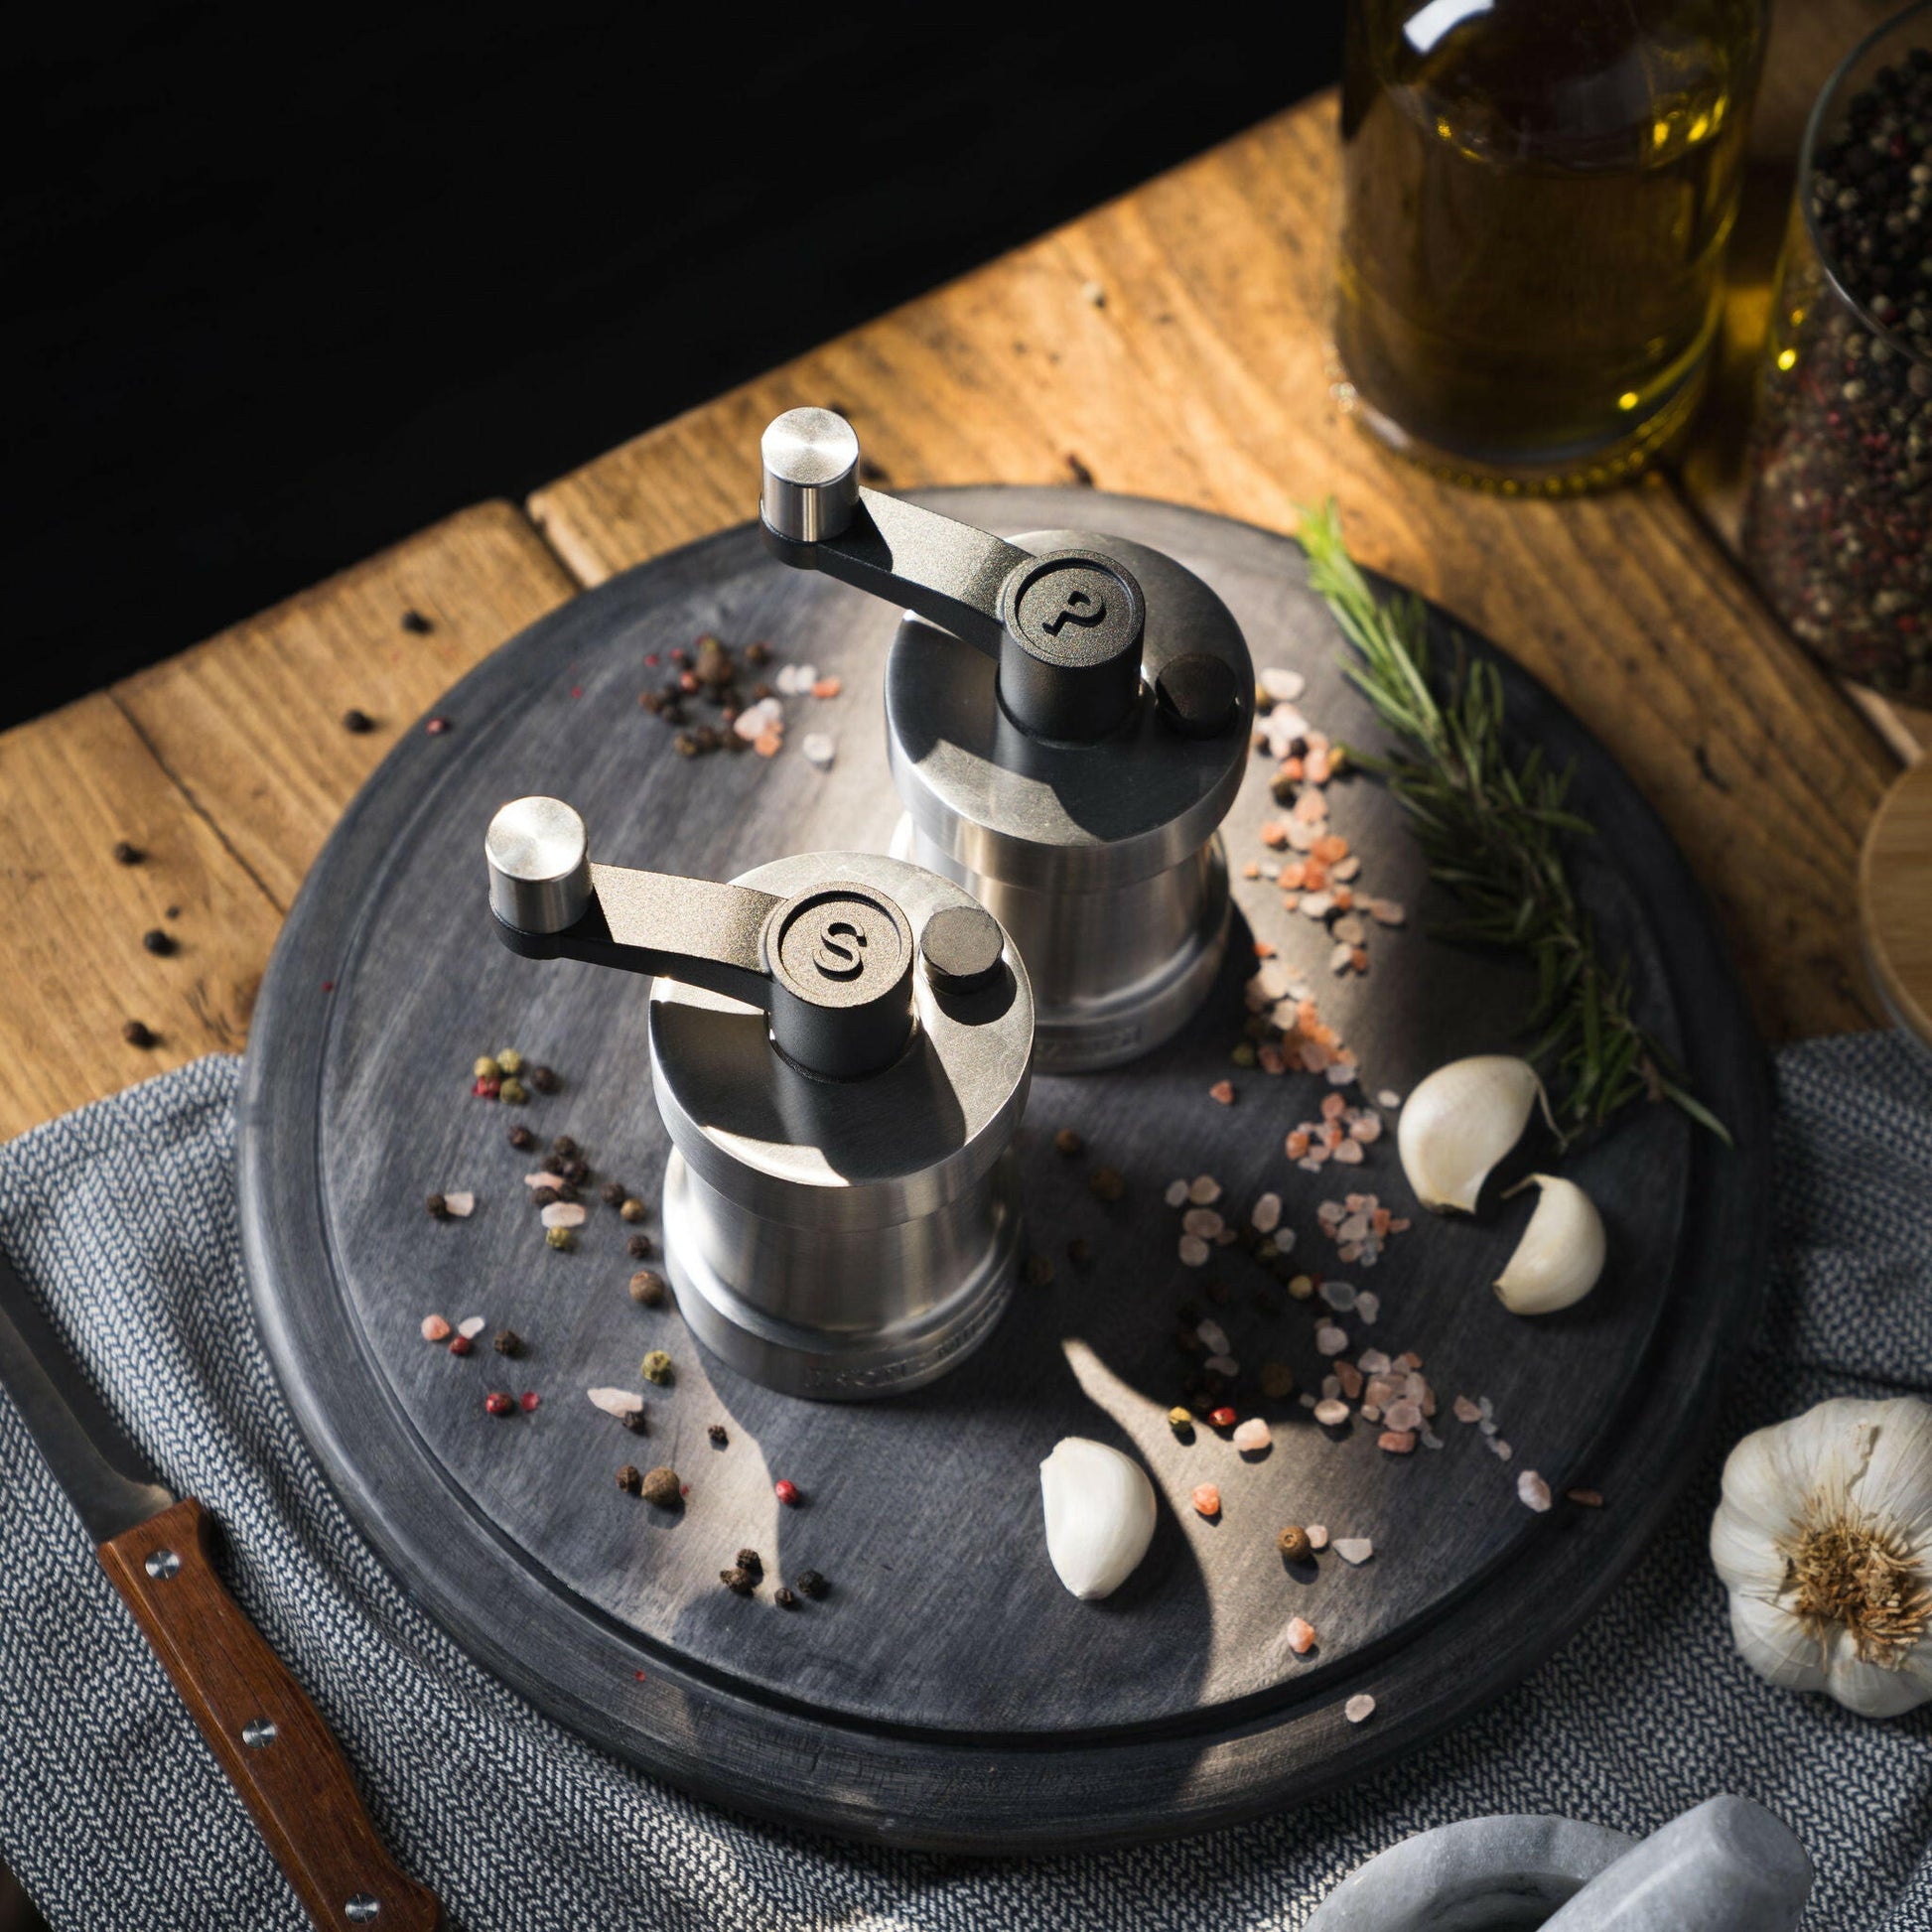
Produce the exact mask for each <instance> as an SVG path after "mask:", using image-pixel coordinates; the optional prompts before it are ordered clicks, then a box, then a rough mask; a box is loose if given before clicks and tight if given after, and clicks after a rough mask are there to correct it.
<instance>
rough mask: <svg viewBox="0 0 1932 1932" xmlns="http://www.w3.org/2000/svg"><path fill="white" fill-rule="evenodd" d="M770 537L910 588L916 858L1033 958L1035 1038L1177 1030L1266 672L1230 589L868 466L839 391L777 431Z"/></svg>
mask: <svg viewBox="0 0 1932 1932" xmlns="http://www.w3.org/2000/svg"><path fill="white" fill-rule="evenodd" d="M762 454H763V468H764V476H763V488H762V494H761V496H760V499H759V521H760V524H761V527H762V532H763V537H764V542H765V547H766V548H767V549H769V550H770V551H771V552H772V554H773V555H774V556H776V557H777V558H778V559H779V560H780V561H781V562H783V563H786V564H789V565H791V566H792V567H794V568H795V569H799V570H821V571H824V572H825V573H826V574H827V575H828V576H831V577H836V578H838V579H839V580H840V581H841V582H843V583H846V584H851V585H854V586H856V587H857V588H858V589H860V590H864V591H870V592H871V593H872V594H873V595H874V596H875V597H882V598H885V599H888V600H889V601H890V602H892V603H894V604H897V605H898V606H900V607H901V608H902V609H903V610H904V612H905V616H904V618H903V619H902V621H900V623H899V626H898V631H897V635H896V637H895V638H894V641H893V645H892V650H891V655H890V657H889V658H888V661H887V666H886V733H887V749H888V753H889V757H890V759H891V764H892V771H893V780H894V783H895V784H896V785H897V788H898V793H899V797H900V799H901V800H902V802H903V803H904V806H905V817H904V819H903V820H902V821H901V823H900V826H899V830H898V834H897V837H896V838H895V840H894V843H893V850H894V852H895V853H896V854H897V855H898V856H900V857H902V858H907V859H910V860H913V861H914V862H916V863H917V864H918V865H920V866H923V867H925V868H927V869H928V870H930V871H932V872H936V873H939V874H941V875H942V876H943V877H945V878H947V879H950V880H953V881H955V882H956V883H957V884H959V885H961V886H964V887H965V888H966V889H967V890H968V891H969V892H970V893H971V894H972V895H973V896H974V897H975V898H977V899H978V900H979V901H980V902H981V903H982V904H984V905H985V906H986V907H987V908H988V909H989V910H990V911H992V912H993V913H994V914H995V915H996V916H997V917H998V918H999V920H1000V922H1001V924H1002V925H1004V926H1005V928H1006V930H1007V931H1008V932H1009V933H1010V934H1011V935H1012V936H1013V939H1014V941H1015V943H1016V944H1017V945H1018V947H1019V949H1020V953H1021V955H1022V957H1023V958H1024V959H1025V960H1026V962H1027V969H1028V971H1029V972H1030V973H1031V974H1032V976H1033V984H1034V997H1035V1001H1036V1002H1037V1025H1036V1049H1035V1050H1036V1052H1037V1054H1038V1059H1039V1064H1040V1065H1041V1066H1043V1067H1046V1068H1048V1069H1050V1070H1051V1071H1054V1072H1072V1071H1078V1070H1083V1069H1087V1068H1093V1067H1103V1066H1113V1065H1117V1064H1119V1063H1120V1062H1121V1061H1123V1060H1129V1059H1133V1058H1135V1057H1136V1056H1137V1055H1139V1054H1141V1053H1144V1052H1146V1051H1147V1050H1148V1049H1149V1048H1151V1047H1154V1046H1157V1045H1159V1044H1160V1042H1161V1041H1162V1040H1164V1039H1166V1038H1168V1037H1169V1035H1172V1034H1173V1033H1174V1032H1175V1031H1176V1030H1177V1029H1179V1028H1180V1027H1181V1026H1182V1025H1183V1024H1184V1023H1185V1022H1186V1021H1187V1019H1188V1018H1189V1016H1190V1015H1191V1014H1192V1013H1193V1012H1194V1010H1195V1008H1196V1007H1198V1006H1199V1004H1200V1002H1201V1000H1202V999H1203V998H1204V997H1205V995H1206V993H1207V990H1208V988H1209V986H1210V985H1212V983H1213V980H1214V976H1215V973H1216V971H1217V969H1218V968H1219V966H1220V963H1221V958H1222V955H1223V953H1224V952H1225V950H1226V946H1227V933H1228V912H1229V900H1228V880H1227V857H1226V854H1225V852H1224V851H1223V850H1222V846H1221V841H1220V837H1219V833H1218V830H1217V828H1218V827H1219V825H1220V823H1221V820H1222V819H1223V818H1224V817H1226V815H1227V812H1228V809H1229V807H1230V806H1231V805H1232V804H1233V802H1234V797H1235V793H1236V792H1237V791H1238V790H1239V789H1240V787H1241V779H1242V775H1243V772H1244V768H1245V765H1246V761H1247V754H1248V740H1249V732H1250V729H1251V727H1252V723H1253V718H1254V701H1255V700H1254V666H1253V663H1252V661H1251V660H1250V658H1249V655H1248V646H1247V643H1246V640H1245V639H1244V638H1243V637H1242V634H1241V628H1240V626H1239V625H1238V624H1237V623H1236V622H1235V621H1234V618H1233V616H1232V614H1231V613H1230V612H1229V611H1228V609H1227V607H1226V605H1224V604H1223V603H1222V602H1221V600H1220V599H1219V598H1218V597H1216V596H1215V594H1214V593H1213V592H1212V591H1211V590H1210V589H1208V587H1207V586H1206V585H1205V584H1204V583H1202V582H1201V580H1200V579H1199V578H1198V577H1196V576H1195V575H1194V574H1193V573H1192V572H1191V571H1189V570H1186V569H1183V568H1182V566H1181V565H1179V564H1177V563H1176V562H1175V561H1174V560H1173V558H1172V557H1169V556H1165V555H1163V554H1162V553H1161V552H1160V551H1158V550H1150V549H1149V548H1148V547H1147V546H1146V545H1144V544H1139V543H1129V542H1127V541H1125V540H1123V539H1121V538H1118V537H1108V536H1101V535H1096V534H1091V533H1089V532H1086V531H1081V530H1035V531H1030V532H1028V533H1026V534H1023V535H1021V536H1019V537H1016V538H1014V539H1012V540H1011V541H1009V540H1007V539H1005V538H1002V537H997V536H994V535H992V534H990V533H989V532H987V531H985V530H980V529H975V528H974V527H973V526H972V525H970V524H966V523H960V522H958V521H956V520H954V519H953V518H952V517H948V516H942V515H940V514H938V513H937V512H936V511H933V510H929V509H925V508H922V507H920V506H919V505H917V504H914V503H908V502H906V501H905V500H904V499H903V498H901V497H897V496H894V495H891V494H888V493H887V492H885V491H883V490H877V489H870V488H866V487H864V486H862V485H861V484H860V482H859V439H858V437H857V436H856V435H855V434H854V432H853V429H852V426H851V424H850V423H848V422H847V421H846V420H845V419H844V418H843V417H842V416H838V415H835V414H833V412H832V411H830V410H829V409H792V410H787V411H786V412H785V414H784V415H782V416H780V417H778V418H777V419H776V420H775V421H774V422H773V423H771V425H770V426H769V427H768V428H767V429H766V430H765V432H764V438H763V445H762Z"/></svg>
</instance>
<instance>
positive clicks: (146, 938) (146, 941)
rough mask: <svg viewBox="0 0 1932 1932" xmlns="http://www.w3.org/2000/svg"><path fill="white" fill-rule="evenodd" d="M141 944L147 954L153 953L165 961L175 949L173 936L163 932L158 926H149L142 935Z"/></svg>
mask: <svg viewBox="0 0 1932 1932" xmlns="http://www.w3.org/2000/svg"><path fill="white" fill-rule="evenodd" d="M141 943H142V945H144V946H146V947H147V949H148V950H149V952H151V953H155V954H157V955H158V956H159V957H161V958H163V959H166V958H167V956H168V955H169V954H170V953H171V952H173V951H174V949H175V941H174V935H173V934H172V933H167V932H163V931H162V929H161V928H160V927H159V926H158V925H157V926H150V927H149V929H148V930H147V931H146V932H144V933H142V935H141Z"/></svg>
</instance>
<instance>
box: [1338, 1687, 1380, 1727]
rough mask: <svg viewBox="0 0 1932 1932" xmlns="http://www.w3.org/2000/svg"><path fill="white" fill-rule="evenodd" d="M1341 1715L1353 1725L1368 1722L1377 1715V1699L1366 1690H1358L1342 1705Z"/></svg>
mask: <svg viewBox="0 0 1932 1932" xmlns="http://www.w3.org/2000/svg"><path fill="white" fill-rule="evenodd" d="M1341 1715H1342V1716H1343V1717H1344V1718H1346V1719H1347V1720H1348V1722H1349V1723H1350V1724H1351V1725H1359V1724H1366V1723H1367V1722H1368V1721H1369V1719H1370V1718H1372V1717H1374V1716H1375V1700H1374V1699H1373V1698H1372V1697H1370V1696H1369V1694H1368V1693H1367V1692H1366V1691H1357V1692H1356V1693H1355V1695H1354V1696H1353V1697H1352V1698H1350V1699H1349V1700H1348V1702H1347V1703H1346V1704H1344V1705H1343V1706H1342V1707H1341Z"/></svg>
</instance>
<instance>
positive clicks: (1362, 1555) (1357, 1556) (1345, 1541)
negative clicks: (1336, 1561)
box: [1335, 1536, 1375, 1563]
mask: <svg viewBox="0 0 1932 1932" xmlns="http://www.w3.org/2000/svg"><path fill="white" fill-rule="evenodd" d="M1374 1554H1375V1545H1374V1544H1373V1543H1371V1542H1370V1541H1369V1540H1368V1538H1367V1537H1365V1536H1338V1537H1336V1538H1335V1555H1336V1556H1338V1557H1339V1558H1340V1559H1341V1560H1342V1562H1343V1563H1366V1562H1367V1561H1368V1560H1369V1558H1370V1557H1372V1556H1373V1555H1374Z"/></svg>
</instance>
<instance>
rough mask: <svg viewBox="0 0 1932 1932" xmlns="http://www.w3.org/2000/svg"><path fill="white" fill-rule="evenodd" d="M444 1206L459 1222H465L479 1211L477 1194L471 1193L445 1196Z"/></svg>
mask: <svg viewBox="0 0 1932 1932" xmlns="http://www.w3.org/2000/svg"><path fill="white" fill-rule="evenodd" d="M443 1205H444V1207H445V1208H447V1209H448V1210H449V1212H450V1213H452V1214H454V1215H455V1216H456V1217H457V1219H458V1220H459V1221H465V1220H468V1219H469V1218H470V1216H471V1215H472V1214H474V1213H475V1212H476V1211H477V1197H476V1195H475V1194H469V1193H463V1194H445V1195H444V1196H443Z"/></svg>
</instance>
